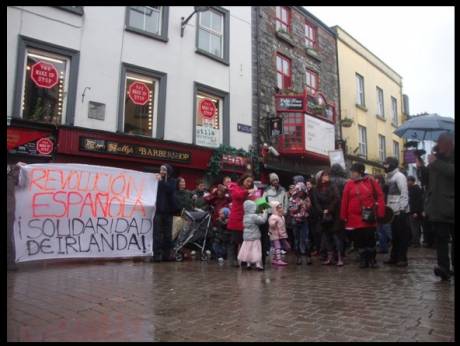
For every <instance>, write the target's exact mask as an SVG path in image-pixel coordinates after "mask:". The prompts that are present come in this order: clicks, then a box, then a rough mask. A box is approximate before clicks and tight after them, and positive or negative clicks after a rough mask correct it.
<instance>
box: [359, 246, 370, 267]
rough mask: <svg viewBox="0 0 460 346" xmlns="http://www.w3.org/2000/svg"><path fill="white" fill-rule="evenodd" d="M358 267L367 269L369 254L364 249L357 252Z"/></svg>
mask: <svg viewBox="0 0 460 346" xmlns="http://www.w3.org/2000/svg"><path fill="white" fill-rule="evenodd" d="M359 267H360V268H367V267H369V254H368V252H367V251H366V249H360V250H359Z"/></svg>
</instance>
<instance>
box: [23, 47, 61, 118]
mask: <svg viewBox="0 0 460 346" xmlns="http://www.w3.org/2000/svg"><path fill="white" fill-rule="evenodd" d="M26 54H27V55H26V64H25V67H24V68H25V71H24V72H25V80H24V85H23V94H22V108H21V111H22V117H23V118H24V119H28V120H33V121H37V122H44V123H48V124H49V123H51V124H55V125H58V124H61V123H62V122H63V120H64V119H63V117H64V114H65V102H64V100H65V99H64V96H65V93H66V90H67V80H66V78H67V77H66V74H67V65H68V64H67V59H65V58H62V57H59V56H56V55H54V54H51V53H48V52H44V51H38V50H32V49H30V50H27V53H26Z"/></svg>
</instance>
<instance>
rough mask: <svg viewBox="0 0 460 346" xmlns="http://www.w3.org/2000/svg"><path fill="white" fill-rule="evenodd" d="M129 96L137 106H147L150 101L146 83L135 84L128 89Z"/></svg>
mask: <svg viewBox="0 0 460 346" xmlns="http://www.w3.org/2000/svg"><path fill="white" fill-rule="evenodd" d="M128 95H129V98H130V99H131V101H133V102H134V103H135V104H136V105H141V106H143V105H145V104H146V103H147V102H148V101H149V99H150V90H149V88H148V87H147V85H145V84H144V83H140V82H134V83H131V85H130V86H129V88H128Z"/></svg>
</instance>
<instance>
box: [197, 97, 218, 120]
mask: <svg viewBox="0 0 460 346" xmlns="http://www.w3.org/2000/svg"><path fill="white" fill-rule="evenodd" d="M200 112H201V115H202V116H204V117H205V118H212V117H213V116H214V115H215V114H216V106H215V105H214V103H213V102H212V101H211V100H208V99H203V100H201V102H200Z"/></svg>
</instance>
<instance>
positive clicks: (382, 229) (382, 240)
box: [377, 223, 391, 253]
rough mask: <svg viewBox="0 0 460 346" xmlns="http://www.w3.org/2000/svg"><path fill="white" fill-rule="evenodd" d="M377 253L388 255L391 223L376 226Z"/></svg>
mask: <svg viewBox="0 0 460 346" xmlns="http://www.w3.org/2000/svg"><path fill="white" fill-rule="evenodd" d="M377 235H378V239H379V253H388V251H389V246H390V244H391V223H384V224H381V223H379V224H377Z"/></svg>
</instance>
